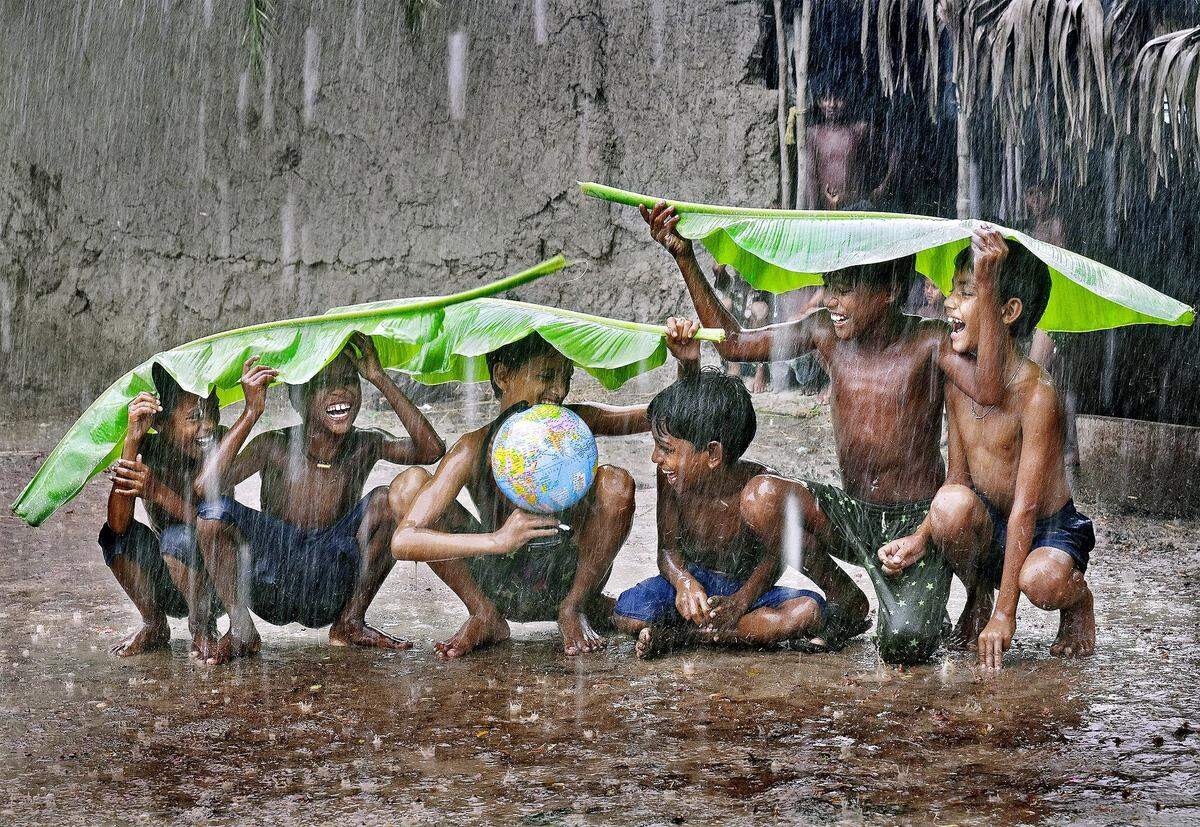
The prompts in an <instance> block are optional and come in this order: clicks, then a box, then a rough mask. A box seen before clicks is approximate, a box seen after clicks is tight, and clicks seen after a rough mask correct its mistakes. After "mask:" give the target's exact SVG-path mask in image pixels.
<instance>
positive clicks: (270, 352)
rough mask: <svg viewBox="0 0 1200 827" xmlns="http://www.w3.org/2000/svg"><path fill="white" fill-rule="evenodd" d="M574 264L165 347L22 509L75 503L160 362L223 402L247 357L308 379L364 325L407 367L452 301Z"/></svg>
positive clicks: (119, 384) (98, 414) (123, 381)
mask: <svg viewBox="0 0 1200 827" xmlns="http://www.w3.org/2000/svg"><path fill="white" fill-rule="evenodd" d="M565 266H566V261H565V260H564V259H563V257H562V256H557V257H555V258H552V259H549V260H548V261H544V262H542V263H541V264H538V265H537V266H535V267H532V268H530V269H528V270H525V271H523V272H521V273H517V274H516V275H513V276H509V277H508V278H505V279H501V280H500V281H496V282H492V283H491V284H486V285H482V286H480V287H477V288H474V289H472V290H468V291H466V292H463V293H457V294H454V295H451V296H437V297H432V298H412V299H401V300H398V301H388V302H374V303H372V304H370V305H361V306H359V307H358V308H351V309H346V310H344V311H343V312H340V313H326V314H323V315H320V316H307V317H304V318H299V319H285V320H283V321H278V322H267V323H264V324H257V325H251V326H250V327H243V328H239V329H237V330H230V331H227V332H225V333H218V334H216V335H214V336H207V337H205V338H203V339H197V340H196V341H194V342H188V343H187V344H185V345H180V346H179V347H176V348H172V349H171V350H168V351H165V352H163V353H158V354H155V355H154V356H152V357H150V358H149V359H147V360H146V361H144V362H142V363H141V364H140V365H138V366H137V367H136V368H134V369H133V370H131V371H130V372H129V373H126V374H125V375H124V376H122V377H121V378H120V379H118V380H117V381H116V382H114V383H113V384H112V385H111V386H109V388H108V389H107V390H106V391H104V393H102V394H101V395H100V398H99V399H97V400H96V401H95V402H93V403H92V404H91V406H90V407H88V409H87V410H86V411H84V412H83V415H82V416H81V417H80V418H79V420H78V421H77V422H76V423H75V424H74V425H72V426H71V429H70V430H69V431H67V434H66V436H64V437H63V438H62V441H60V442H59V443H58V446H57V447H56V448H55V449H54V450H53V451H52V452H51V453H50V456H48V457H47V458H46V461H45V462H43V463H42V466H41V467H40V468H39V469H38V471H37V473H36V474H34V476H33V479H32V480H30V481H29V484H28V485H26V486H25V490H24V491H22V492H21V494H20V496H19V497H17V499H16V501H15V502H14V503H13V505H12V510H13V512H14V513H16V515H17V516H18V517H20V518H21V519H22V520H24V521H25V522H27V523H29V524H30V525H32V526H37V525H40V524H41V523H42V522H44V521H45V520H46V519H47V518H48V517H49V516H50V515H51V514H53V513H54V511H55V510H57V509H58V508H60V507H61V506H63V505H64V504H65V503H67V502H69V501H70V500H71V499H72V498H73V497H75V495H76V494H78V493H79V492H80V490H82V488H83V486H84V485H85V484H86V483H87V481H88V480H90V479H91V478H92V477H93V476H95V475H96V474H97V473H99V471H100V470H101V469H103V468H105V467H106V466H107V465H109V464H110V463H111V462H112V461H113V460H115V459H116V458H117V457H118V456H120V453H121V447H122V444H123V443H124V439H125V430H126V427H127V425H128V419H129V413H128V410H127V407H128V405H129V403H130V402H131V401H132V400H133V398H134V397H135V396H137V395H138V394H139V393H141V392H142V391H154V382H153V380H152V378H151V366H152V365H153V364H154V363H156V362H157V363H158V364H160V365H162V367H163V368H165V369H166V371H167V372H168V373H169V374H170V375H171V376H172V377H173V378H174V379H175V381H177V382H178V383H179V385H180V387H182V388H183V389H184V390H185V391H188V392H190V393H194V394H197V395H200V396H207V395H208V394H209V393H210V392H212V391H213V390H214V389H215V390H216V392H217V398H218V400H219V402H220V404H221V405H228V404H230V403H232V402H236V401H237V400H239V399H241V398H242V389H241V386H240V385H239V384H238V382H239V379H240V378H241V371H242V363H243V362H244V361H245V360H246V359H247V358H249V357H250V356H253V355H259V356H261V360H260V361H261V363H262V364H264V365H270V366H271V367H273V368H277V369H278V370H279V375H280V379H281V380H282V381H284V382H287V383H289V384H300V383H303V382H307V381H308V380H309V379H311V378H312V377H313V376H314V375H315V374H316V373H317V372H318V371H320V370H321V368H323V367H324V366H325V365H326V364H328V363H329V362H330V361H331V360H332V359H333V358H334V357H335V356H336V355H337V354H338V353H340V352H341V351H342V348H344V347H345V346H346V341H347V340H348V339H349V338H350V336H351V335H352V334H353V333H355V332H360V333H365V334H367V335H369V336H371V338H372V341H374V343H375V346H376V349H377V350H378V351H379V357H380V361H381V362H382V364H383V366H384V367H401V366H402V365H404V364H406V363H407V360H409V359H411V357H412V354H413V352H414V350H413V346H414V345H417V344H418V343H420V342H429V341H436V340H437V338H438V334H439V332H440V331H441V330H442V326H443V319H444V314H445V312H446V310H447V308H449V307H453V306H457V305H458V304H460V303H462V302H466V301H469V300H471V299H476V298H478V297H481V296H488V295H492V294H495V293H500V292H503V291H505V290H508V289H510V288H513V287H516V286H518V285H521V284H525V283H526V282H529V281H532V280H534V279H538V278H541V277H542V276H545V275H549V274H550V273H553V272H555V271H557V270H560V269H562V268H563V267H565Z"/></svg>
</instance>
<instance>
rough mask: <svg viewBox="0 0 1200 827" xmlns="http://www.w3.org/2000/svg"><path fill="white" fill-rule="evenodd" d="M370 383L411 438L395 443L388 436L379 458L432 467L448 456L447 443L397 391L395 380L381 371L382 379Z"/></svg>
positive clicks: (397, 462) (377, 378)
mask: <svg viewBox="0 0 1200 827" xmlns="http://www.w3.org/2000/svg"><path fill="white" fill-rule="evenodd" d="M367 381H369V382H371V384H373V385H374V386H375V387H377V388H379V392H380V393H382V394H383V396H384V398H385V399H387V401H388V404H389V405H391V406H392V410H393V411H395V412H396V416H397V417H398V418H399V419H400V424H401V425H403V426H404V430H405V431H406V432H407V433H408V435H409V437H410V438H409V439H396V438H395V437H392V436H390V435H389V436H385V437H384V438H383V443H382V445H381V446H380V458H381V459H385V460H387V461H388V462H394V463H396V464H397V465H430V464H432V463H435V462H437V461H438V460H439V459H441V458H442V455H444V454H445V453H446V443H445V442H443V441H442V438H441V437H440V436H438V433H437V431H435V430H434V429H433V425H431V424H430V422H429V420H428V419H426V418H425V415H424V414H423V413H421V411H420V409H418V408H417V406H416V405H414V404H413V403H412V401H411V400H409V398H408V397H407V396H405V395H404V393H403V392H402V391H401V390H400V388H398V387H396V383H395V382H393V381H392V378H391V377H390V376H388V375H387V374H386V373H383V372H382V371H381V372H380V375H379V376H375V377H370V378H368V380H367Z"/></svg>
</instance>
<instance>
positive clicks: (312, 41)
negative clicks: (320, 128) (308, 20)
mask: <svg viewBox="0 0 1200 827" xmlns="http://www.w3.org/2000/svg"><path fill="white" fill-rule="evenodd" d="M320 92H321V36H320V35H319V34H317V30H316V29H314V28H313V27H312V26H309V27H308V28H307V29H305V30H304V125H305V126H308V125H309V124H311V123H312V118H313V109H314V108H315V107H316V104H317V95H318V94H320Z"/></svg>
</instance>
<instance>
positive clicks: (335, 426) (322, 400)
mask: <svg viewBox="0 0 1200 827" xmlns="http://www.w3.org/2000/svg"><path fill="white" fill-rule="evenodd" d="M304 399H305V404H304V406H303V409H302V410H301V411H300V415H301V417H302V418H303V419H304V424H305V425H307V426H308V427H309V428H319V429H321V430H324V431H329V432H330V433H333V434H345V433H348V432H349V431H350V428H351V427H352V426H353V425H354V420H355V419H356V418H357V417H358V411H359V409H360V408H361V407H362V387H361V386H360V385H359V382H358V371H357V370H355V368H354V363H353V362H351V361H350V359H349V357H347V356H346V355H345V354H341V355H339V356H338V357H337V358H336V359H334V360H333V361H332V362H330V363H329V364H328V365H326V366H325V367H324V368H323V369H322V370H321V372H320V373H318V374H317V375H316V376H314V377H313V378H312V379H310V380H309V381H308V382H307V384H305V385H304Z"/></svg>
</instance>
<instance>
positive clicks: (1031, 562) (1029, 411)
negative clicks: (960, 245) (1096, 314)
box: [880, 231, 1096, 669]
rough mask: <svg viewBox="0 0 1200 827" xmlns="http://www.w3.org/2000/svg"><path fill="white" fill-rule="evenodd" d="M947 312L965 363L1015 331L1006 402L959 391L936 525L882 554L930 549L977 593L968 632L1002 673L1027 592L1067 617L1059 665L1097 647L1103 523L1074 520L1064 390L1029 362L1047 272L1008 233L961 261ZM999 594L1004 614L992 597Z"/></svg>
mask: <svg viewBox="0 0 1200 827" xmlns="http://www.w3.org/2000/svg"><path fill="white" fill-rule="evenodd" d="M956 266H957V272H956V273H955V276H954V292H953V293H951V295H950V297H949V298H948V299H947V300H946V311H947V313H948V315H949V318H950V321H951V324H952V325H953V327H954V332H953V333H952V334H951V337H950V341H951V344H952V346H953V347H954V349H955V350H956V351H958V352H960V353H970V352H972V351H973V350H974V349H975V348H976V347H977V346H978V342H979V337H980V335H981V330H983V329H984V328H986V327H988V326H997V327H1002V328H1003V329H1004V330H1006V332H1007V335H1006V337H1005V348H1004V351H1003V365H1004V375H1005V376H1006V377H1007V382H1006V384H1005V392H1004V395H1003V397H1002V399H1001V400H1000V402H998V403H997V404H996V405H991V406H987V407H984V408H982V409H981V408H980V407H979V406H978V405H976V404H975V403H974V402H973V401H972V400H971V399H969V398H968V397H967V396H966V395H965V394H963V393H962V392H961V391H959V390H958V389H957V388H950V389H949V390H948V391H947V394H946V407H947V409H948V411H949V427H950V468H949V472H948V473H947V476H946V484H945V485H944V486H943V487H942V488H941V490H940V491H938V494H937V496H936V497H935V498H934V500H933V505H932V507H931V508H930V512H929V517H928V518H927V519H926V520H925V522H924V523H923V524H922V525H921V528H920V529H919V530H918V532H917V534H916V536H915V537H914V538H906V540H911V542H900V543H896V544H894V546H892V547H885V548H884V549H881V550H880V559H881V560H882V561H883V563H884V565H885V566H886V567H887V569H888V570H889V571H900V570H903V569H905V568H908V567H910V566H912V565H913V562H914V561H915V560H919V559H921V556H922V554H923V550H924V549H925V548H926V539H927V538H928V539H932V541H933V544H934V545H935V546H937V547H938V548H940V549H941V550H942V551H943V553H944V554H945V555H946V557H947V559H949V560H950V563H951V565H952V566H953V567H954V571H955V573H956V574H958V576H959V578H960V579H961V580H962V581H963V584H964V585H965V586H966V587H967V593H968V599H967V605H966V608H965V609H964V611H963V619H962V620H961V621H960V624H959V627H960V629H961V630H962V633H963V636H964V638H965V642H967V643H968V644H969V643H970V642H972V641H973V640H976V636H977V644H976V645H977V650H978V656H979V663H980V664H981V665H984V666H987V667H991V668H996V669H998V668H1000V666H1001V665H1002V664H1003V656H1004V651H1005V650H1007V649H1008V648H1009V646H1010V645H1011V643H1012V637H1013V632H1014V630H1015V628H1016V613H1017V602H1018V600H1019V598H1020V595H1021V593H1024V594H1025V596H1026V597H1028V598H1029V601H1030V602H1031V603H1033V604H1034V605H1035V606H1038V607H1039V608H1042V609H1046V610H1048V611H1055V610H1057V611H1059V613H1060V622H1059V631H1058V639H1057V640H1056V641H1055V643H1054V645H1053V646H1051V647H1050V650H1051V652H1052V653H1054V654H1058V655H1068V656H1069V655H1089V654H1091V653H1092V651H1093V650H1094V648H1095V642H1096V624H1095V618H1094V616H1093V609H1092V592H1091V590H1090V589H1089V588H1088V585H1087V581H1086V580H1085V579H1084V573H1085V572H1086V571H1087V565H1088V559H1089V556H1090V552H1091V550H1092V548H1093V547H1094V546H1095V544H1096V537H1095V533H1094V530H1093V528H1092V521H1091V520H1089V519H1088V518H1087V517H1085V516H1083V515H1082V514H1080V513H1079V512H1078V511H1076V510H1075V503H1074V501H1073V500H1072V499H1071V489H1070V485H1069V483H1068V481H1067V477H1066V473H1065V471H1064V467H1063V440H1064V433H1065V430H1066V428H1065V422H1064V416H1063V408H1062V404H1061V400H1060V398H1059V395H1058V393H1057V391H1056V390H1055V389H1054V385H1053V383H1052V382H1050V381H1049V378H1048V377H1047V376H1046V374H1045V373H1044V372H1043V371H1042V370H1041V369H1040V368H1039V367H1038V365H1037V364H1036V363H1034V362H1033V361H1031V360H1030V359H1028V358H1027V357H1026V356H1025V354H1024V352H1023V345H1025V344H1027V343H1028V341H1029V338H1030V336H1031V335H1032V333H1033V330H1034V325H1036V324H1037V322H1038V320H1039V319H1040V318H1041V315H1042V312H1043V311H1044V310H1045V309H1046V302H1047V300H1048V299H1049V297H1050V273H1049V271H1048V270H1047V269H1046V265H1045V264H1043V263H1042V262H1041V261H1039V260H1038V259H1037V258H1036V257H1034V256H1033V255H1032V254H1031V253H1029V251H1028V250H1026V249H1025V248H1024V247H1021V246H1019V245H1016V244H1014V245H1012V249H1011V251H1010V250H1009V249H1008V247H1007V246H1006V245H1005V243H1004V240H1003V239H1002V238H1001V237H1000V235H999V233H996V232H994V231H993V232H987V233H984V234H982V235H977V236H976V238H975V241H974V243H973V244H972V247H971V248H969V249H967V250H964V251H963V253H962V254H961V255H960V256H959V258H958V260H957V261H956ZM997 588H998V589H999V590H1000V595H999V597H998V598H997V599H996V602H995V608H994V609H993V605H992V591H993V589H997Z"/></svg>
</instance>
